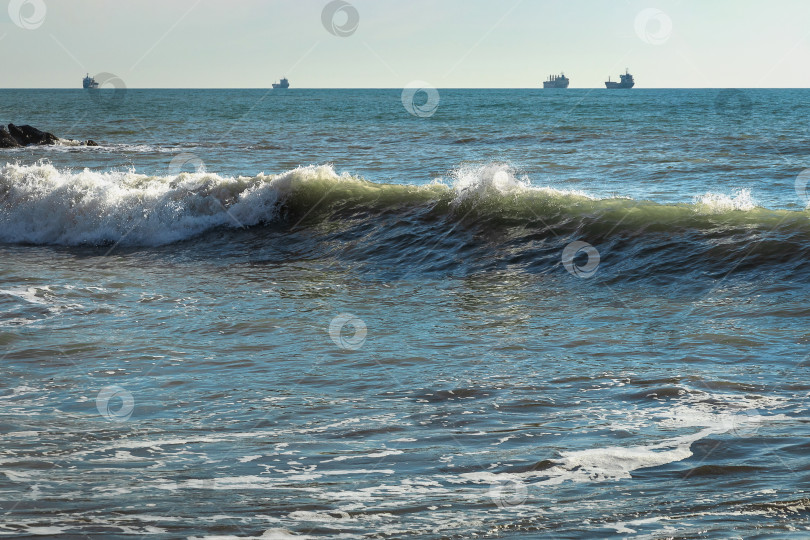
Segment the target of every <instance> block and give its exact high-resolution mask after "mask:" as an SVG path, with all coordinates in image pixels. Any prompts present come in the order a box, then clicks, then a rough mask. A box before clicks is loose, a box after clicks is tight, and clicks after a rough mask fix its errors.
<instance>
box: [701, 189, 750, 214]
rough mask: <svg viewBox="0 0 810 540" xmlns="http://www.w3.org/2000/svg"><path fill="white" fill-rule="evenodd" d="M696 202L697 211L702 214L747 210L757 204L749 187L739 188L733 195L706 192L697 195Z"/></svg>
mask: <svg viewBox="0 0 810 540" xmlns="http://www.w3.org/2000/svg"><path fill="white" fill-rule="evenodd" d="M694 203H695V211H696V212H698V213H700V214H723V213H726V212H731V211H733V210H740V211H745V212H747V211H749V210H753V209H754V208H756V206H757V203H756V201H755V200H754V198H753V197H752V196H751V190H748V189H740V190H737V191H735V192H734V193H733V194H732V195H726V194H723V193H711V192H709V193H705V194H703V195H700V196H698V197H695V200H694Z"/></svg>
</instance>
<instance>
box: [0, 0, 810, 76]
mask: <svg viewBox="0 0 810 540" xmlns="http://www.w3.org/2000/svg"><path fill="white" fill-rule="evenodd" d="M350 1H351V4H352V6H354V7H355V8H356V10H357V14H358V15H359V25H358V27H357V29H356V31H355V32H354V33H353V34H351V35H350V36H347V37H338V36H335V35H332V34H330V33H329V32H328V31H327V30H326V29H325V28H324V26H323V24H322V23H321V12H322V10H323V9H324V6H326V5H327V4H328V2H327V1H326V0H231V1H223V0H219V1H218V0H199V1H198V0H126V1H121V0H11V2H9V0H0V2H1V3H2V4H3V6H4V7H6V6H10V8H11V9H10V11H11V12H12V13H11V14H13V13H17V12H19V11H20V10H21V13H22V16H21V18H18V19H17V21H16V22H17V24H15V21H13V20H12V17H11V14H10V13H9V10H3V11H2V12H0V21H2V23H0V36H3V37H2V39H0V45H2V48H3V53H4V54H2V56H0V67H2V71H1V72H2V74H3V77H2V82H0V86H2V87H36V88H66V87H76V86H78V85H80V82H81V81H80V79H81V77H82V76H83V75H84V72H85V71H89V72H90V73H91V74H96V73H99V72H109V73H113V74H115V75H118V76H119V77H120V78H121V79H123V80H124V81H125V82H126V84H127V86H128V87H130V88H138V87H141V88H143V87H145V88H153V87H171V88H178V87H180V88H197V87H201V88H220V87H238V88H266V87H268V86H269V85H270V83H271V82H273V81H274V80H277V79H278V78H280V77H282V76H284V75H287V76H288V77H289V78H290V80H291V82H292V84H293V86H294V87H299V88H340V87H373V88H383V87H390V88H402V87H403V86H405V85H406V84H408V83H409V82H411V81H413V80H424V81H427V82H428V83H430V84H432V85H434V86H436V87H439V88H453V87H510V88H524V87H526V88H531V87H538V86H541V83H542V81H543V79H544V78H545V77H546V76H547V75H548V74H550V73H553V72H559V71H560V70H565V72H566V74H567V75H568V76H569V77H570V78H571V87H599V86H602V83H603V81H604V80H606V78H607V76H608V75H611V76H613V77H614V78H615V77H616V76H617V75H618V74H619V73H620V72H623V71H624V68H625V67H629V68H630V70H631V71H632V72H633V73H634V75H635V76H636V80H637V86H638V87H639V88H641V87H647V88H654V87H664V88H668V87H810V41H808V35H809V34H810V2H808V1H807V0H769V1H767V2H766V1H764V0H679V1H678V0H671V1H666V0H662V1H636V0H522V1H519V0H501V1H484V0H434V1H427V0H350ZM20 4H22V7H21V8H20V10H17V9H16V8H17V6H18V5H20ZM37 4H39V5H37ZM43 5H44V6H45V10H44V18H41V17H38V16H39V15H41V14H42V7H41V6H43ZM645 9H655V10H658V11H653V12H647V13H653V14H655V15H656V18H653V19H651V20H650V22H649V24H648V25H642V26H641V34H639V32H637V26H638V24H637V23H638V21H637V18H638V17H639V14H640V13H641V12H642V11H643V10H645ZM37 10H39V13H38V12H37ZM660 13H663V17H665V19H661V16H660V15H659V14H660ZM337 17H338V18H337V19H336V22H337V24H338V25H340V24H342V23H343V22H344V21H345V15H341V14H338V15H337ZM341 17H344V18H341ZM643 20H646V19H643V18H642V22H643ZM667 20H668V21H671V31H670V30H668V29H667V22H666V21H667ZM662 21H663V22H662ZM21 25H22V26H25V25H27V26H31V27H34V28H33V29H24V28H21V27H20V26H21ZM662 25H663V26H662ZM645 40H646V41H645Z"/></svg>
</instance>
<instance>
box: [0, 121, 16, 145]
mask: <svg viewBox="0 0 810 540" xmlns="http://www.w3.org/2000/svg"><path fill="white" fill-rule="evenodd" d="M18 146H20V143H18V142H17V140H16V139H15V138H14V137H12V136H11V133H9V132H8V131H6V128H4V127H3V126H0V148H17V147H18Z"/></svg>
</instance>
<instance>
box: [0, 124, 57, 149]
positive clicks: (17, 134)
mask: <svg viewBox="0 0 810 540" xmlns="http://www.w3.org/2000/svg"><path fill="white" fill-rule="evenodd" d="M8 132H9V133H10V134H11V136H12V137H14V140H16V141H17V142H18V143H20V146H29V145H32V144H36V145H44V144H56V143H57V142H59V137H57V136H56V135H54V134H53V133H48V132H46V131H40V130H38V129H37V128H35V127H33V126H15V125H14V124H9V125H8Z"/></svg>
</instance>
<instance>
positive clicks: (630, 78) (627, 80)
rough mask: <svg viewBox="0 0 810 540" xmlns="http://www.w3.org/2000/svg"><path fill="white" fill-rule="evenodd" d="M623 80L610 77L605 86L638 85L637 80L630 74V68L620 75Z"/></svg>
mask: <svg viewBox="0 0 810 540" xmlns="http://www.w3.org/2000/svg"><path fill="white" fill-rule="evenodd" d="M619 78H620V79H621V82H615V81H611V80H610V77H608V80H607V81H606V82H605V88H610V89H613V88H633V87H634V86H635V85H636V81H635V80H634V79H633V76H632V75H630V70H629V69H626V70H625V71H624V75H619Z"/></svg>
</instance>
